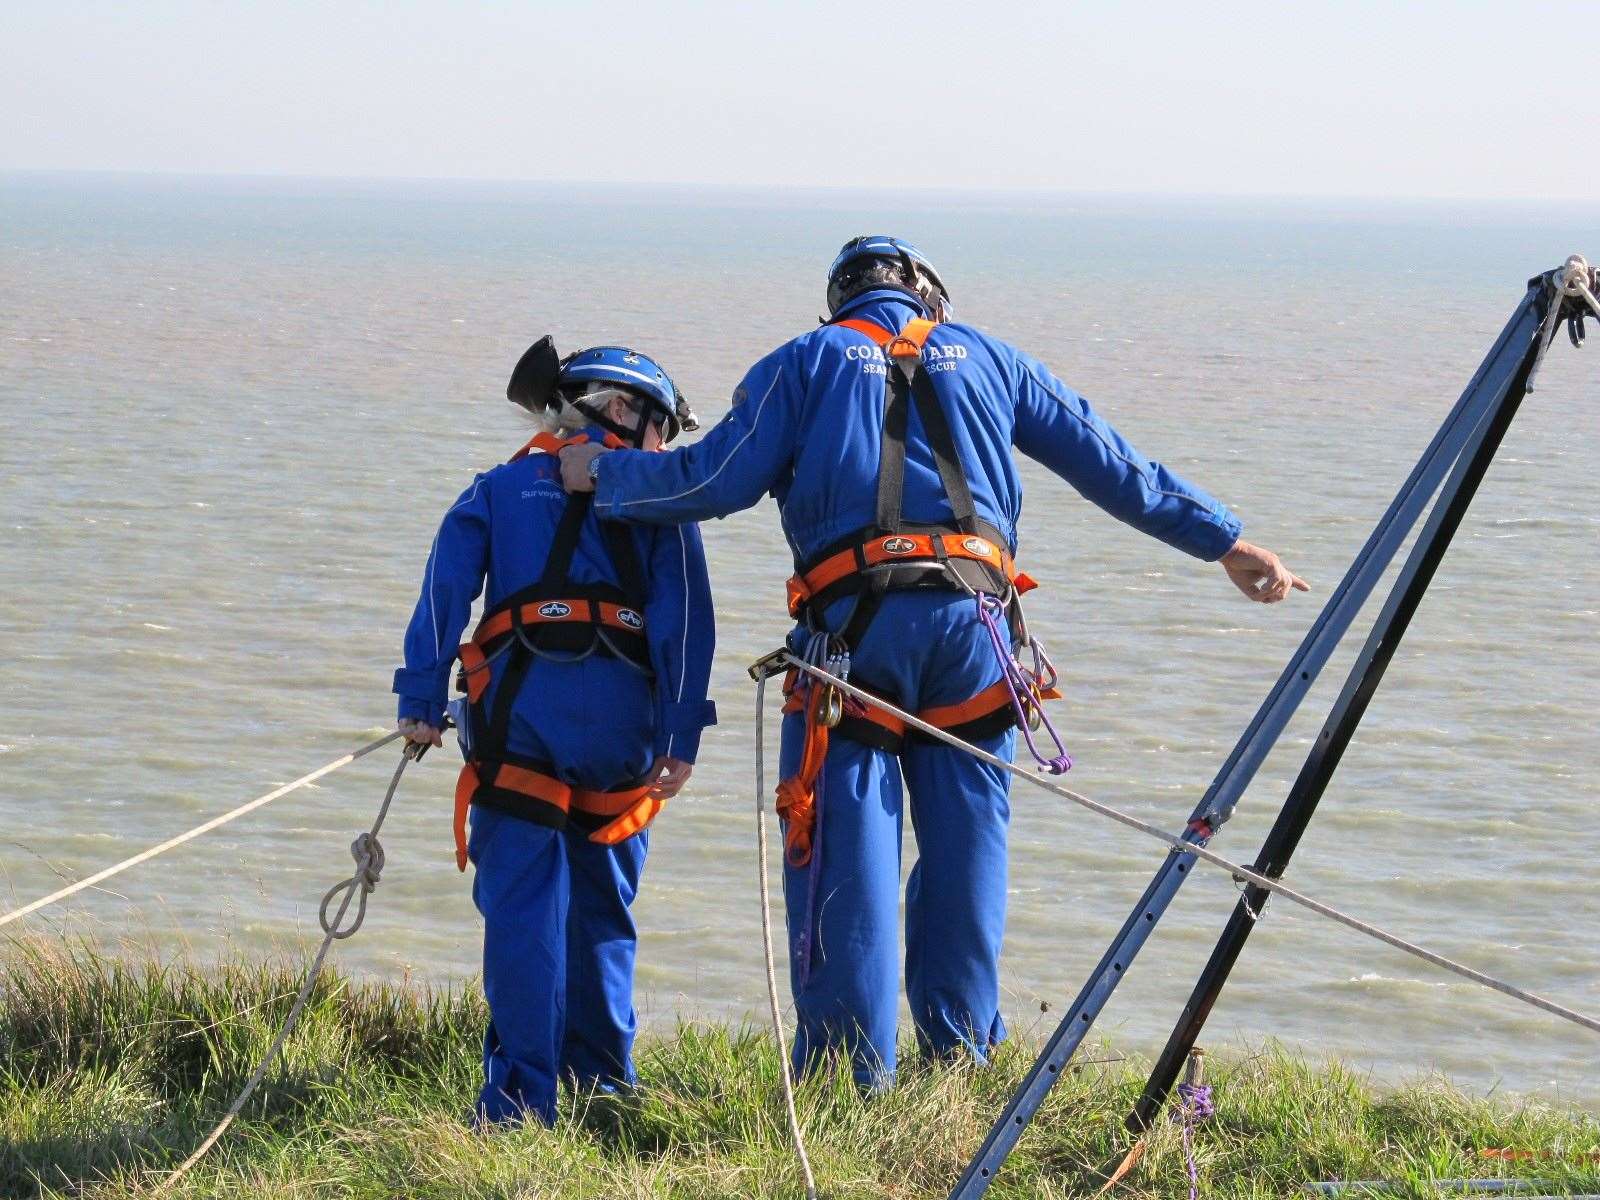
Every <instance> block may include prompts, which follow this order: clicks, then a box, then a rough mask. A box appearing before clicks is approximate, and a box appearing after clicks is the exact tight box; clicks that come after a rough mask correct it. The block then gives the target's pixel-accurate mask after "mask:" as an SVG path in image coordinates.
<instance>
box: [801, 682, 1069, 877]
mask: <svg viewBox="0 0 1600 1200" xmlns="http://www.w3.org/2000/svg"><path fill="white" fill-rule="evenodd" d="M808 678H809V677H808ZM828 690H829V685H827V684H824V683H822V682H821V681H819V680H816V679H810V682H809V683H806V684H804V685H802V683H801V680H800V672H799V671H798V670H797V669H795V668H793V667H791V668H790V669H789V674H788V675H787V676H786V677H785V679H784V681H783V692H784V696H785V697H786V699H785V700H784V704H783V711H784V712H785V713H795V712H804V713H805V716H806V738H805V743H804V747H803V749H802V751H801V754H800V766H799V769H798V770H796V771H795V773H794V774H793V775H791V776H789V777H788V778H787V779H784V780H782V781H781V782H780V783H779V784H778V798H777V803H776V805H775V807H776V808H777V810H778V815H779V816H781V817H782V818H783V819H784V821H785V822H786V823H787V824H786V826H785V829H784V836H783V855H784V860H785V861H786V862H787V863H788V864H789V865H790V866H791V867H803V866H805V865H806V864H807V863H809V862H810V861H811V849H812V838H813V836H814V834H815V830H816V821H817V810H816V790H817V776H818V775H819V774H821V772H822V764H823V760H824V759H825V758H826V757H827V755H828V740H829V732H830V731H829V728H828V726H827V725H826V724H824V723H823V721H822V720H821V716H822V709H823V705H824V704H825V703H826V697H827V692H828ZM1060 698H1061V693H1060V692H1059V691H1057V690H1056V689H1055V688H1048V689H1046V690H1045V691H1044V692H1042V693H1040V695H1039V699H1040V700H1059V699H1060ZM1010 706H1011V689H1010V688H1008V687H1007V686H1006V681H1005V680H1004V679H999V680H996V681H995V682H994V683H992V684H990V685H989V686H988V687H986V688H984V689H983V691H981V692H979V693H978V694H977V695H976V696H971V697H968V698H967V699H966V700H963V701H961V702H960V703H959V704H939V705H934V706H933V707H931V708H925V709H923V710H922V711H921V712H919V713H917V714H916V715H917V717H918V719H919V720H922V721H926V722H927V723H928V724H929V725H932V726H933V727H934V728H935V729H944V730H954V729H959V728H961V727H962V726H963V725H968V724H971V723H972V722H974V721H981V720H983V719H984V718H986V717H992V716H994V715H995V714H996V713H998V712H999V711H1000V710H1001V709H1005V708H1009V707H1010ZM850 721H865V722H867V723H869V724H870V725H873V726H876V727H877V728H878V729H879V730H881V731H883V732H884V733H887V734H889V735H890V736H891V737H893V738H895V739H900V738H904V737H905V734H906V723H905V722H904V721H902V720H901V719H900V718H899V717H897V716H895V715H894V714H892V713H889V712H885V711H884V710H883V709H882V708H879V707H878V706H877V705H875V704H870V703H868V702H867V701H865V700H861V699H859V698H857V697H855V696H847V697H845V699H844V721H842V722H841V723H840V727H841V729H848V724H847V723H848V722H850Z"/></svg>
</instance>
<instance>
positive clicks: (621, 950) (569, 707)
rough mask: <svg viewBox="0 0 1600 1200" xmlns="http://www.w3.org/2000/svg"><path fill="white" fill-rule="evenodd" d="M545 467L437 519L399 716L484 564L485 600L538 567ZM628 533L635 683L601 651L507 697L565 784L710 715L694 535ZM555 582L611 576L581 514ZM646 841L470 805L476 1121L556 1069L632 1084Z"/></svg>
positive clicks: (450, 642) (557, 503) (515, 733)
mask: <svg viewBox="0 0 1600 1200" xmlns="http://www.w3.org/2000/svg"><path fill="white" fill-rule="evenodd" d="M589 436H590V438H591V439H593V440H596V441H598V440H601V439H602V438H603V436H604V434H603V431H601V430H598V429H591V430H590V431H589ZM641 460H642V461H643V460H646V456H643V455H641ZM559 479H560V472H559V469H558V464H557V460H556V458H555V457H554V456H553V455H550V454H542V453H534V454H530V455H528V456H527V457H525V458H522V459H519V460H516V461H513V462H509V463H506V464H504V465H502V466H499V467H495V468H494V469H493V470H490V471H487V472H484V473H483V474H481V475H479V476H478V477H477V478H476V479H475V480H474V481H473V483H472V486H471V487H469V488H468V489H467V490H466V491H465V492H463V493H462V494H461V498H460V499H459V500H457V501H456V503H455V505H454V506H453V507H452V508H451V509H450V511H449V512H448V513H446V514H445V518H444V522H443V524H442V525H441V526H440V529H439V533H438V536H437V537H436V538H435V539H434V543H433V549H432V552H431V553H430V554H429V556H428V565H427V569H426V572H425V574H424V576H423V584H422V595H421V598H420V599H419V600H418V602H417V607H416V611H415V613H414V614H413V616H412V618H411V624H410V626H409V628H408V629H407V630H406V638H405V662H406V665H405V666H404V667H403V668H401V669H400V670H399V671H397V672H396V673H395V684H394V690H395V692H396V693H398V695H399V697H400V702H399V715H400V717H401V719H406V718H412V719H417V720H423V721H427V722H428V723H429V724H431V725H434V726H439V725H440V724H441V723H442V721H443V719H444V711H445V703H446V695H447V690H448V688H449V684H450V676H451V673H452V665H453V661H452V660H453V659H454V657H455V653H456V644H457V642H458V640H459V639H460V637H461V635H462V631H463V630H464V629H465V628H466V625H467V621H468V618H469V617H470V615H471V611H472V604H473V601H474V600H475V599H476V598H477V596H478V594H479V592H480V591H484V590H485V586H486V581H485V577H486V576H487V589H486V596H485V600H486V603H487V606H489V607H493V606H494V605H495V604H497V603H499V602H500V601H501V599H503V598H504V597H506V596H509V595H511V594H512V593H514V592H517V591H519V590H521V589H522V588H524V587H527V586H528V585H530V584H532V583H534V582H535V581H537V580H538V578H539V576H540V573H541V571H542V570H543V568H544V565H545V560H546V558H547V557H548V556H549V553H550V548H551V540H552V536H553V534H554V532H555V530H556V526H557V522H558V521H559V519H560V516H561V513H562V511H563V509H564V508H565V506H566V503H567V496H566V493H565V492H563V491H562V489H561V484H560V481H559ZM629 532H630V535H631V536H632V537H633V540H634V542H635V544H636V545H637V548H638V552H639V554H638V556H639V561H640V563H641V564H642V566H643V570H644V576H645V584H646V587H647V598H646V602H645V606H644V618H645V633H646V638H647V641H648V645H649V655H650V665H651V668H652V669H653V671H654V680H653V682H652V680H651V679H650V678H649V677H647V676H646V675H645V674H644V673H643V672H642V671H641V669H640V668H639V667H638V666H636V665H634V664H632V663H630V662H627V661H624V660H623V659H621V658H618V657H614V656H611V655H606V654H600V653H595V654H591V655H589V656H588V657H586V658H583V659H581V660H579V661H558V660H557V659H555V658H551V657H540V658H537V659H535V661H534V664H533V666H532V668H531V670H530V672H529V674H528V677H527V679H526V681H525V682H524V685H523V687H522V689H521V691H520V693H519V694H518V696H517V699H516V702H515V705H514V707H513V709H512V714H511V724H510V731H509V734H508V738H507V741H508V748H509V749H510V750H511V751H512V752H514V753H516V754H519V755H524V756H527V757H529V758H534V759H540V760H543V761H546V762H548V763H550V764H552V765H553V767H554V769H555V773H556V774H557V775H558V776H559V777H560V778H561V779H562V780H563V781H565V782H566V783H569V784H572V785H574V786H576V787H583V788H591V789H606V788H611V787H615V786H619V785H621V784H622V783H624V782H625V781H629V780H633V779H636V778H638V777H639V776H640V775H642V774H644V772H645V771H646V770H647V769H648V768H649V767H650V765H651V763H652V762H653V761H654V760H655V759H656V758H658V757H661V756H670V757H673V758H677V759H681V760H682V761H684V762H693V761H694V759H695V754H696V752H697V750H698V747H699V742H700V731H701V729H702V728H703V727H705V726H707V725H711V724H714V723H715V721H716V713H715V710H714V709H713V707H712V705H711V703H710V702H709V701H708V700H707V699H706V686H707V681H708V679H709V677H710V671H711V656H712V649H713V643H714V639H715V632H714V629H713V623H712V612H711V591H710V584H709V582H708V580H707V576H706V565H705V554H704V550H703V548H702V546H701V542H700V534H699V531H698V530H697V529H696V528H695V527H694V526H693V525H692V524H685V525H679V526H676V527H671V528H647V527H640V528H637V529H633V530H630V531H629ZM568 578H569V580H570V581H571V582H573V583H577V584H583V583H597V582H607V583H618V582H620V581H619V580H618V579H617V575H616V571H615V569H614V567H613V565H612V563H611V559H610V557H609V555H608V553H607V550H606V544H605V541H604V539H603V537H602V534H601V527H600V525H599V523H598V521H597V520H596V519H595V517H594V515H593V514H592V513H591V514H590V515H589V517H588V519H587V520H586V521H585V523H584V527H583V529H582V532H581V534H580V537H579V541H578V546H577V550H576V552H575V554H574V557H573V561H572V566H571V569H570V571H569V576H568ZM493 690H494V689H493V685H491V688H490V694H489V697H488V700H489V702H490V703H492V697H493ZM649 836H650V835H649V831H648V830H646V831H644V832H642V833H639V834H637V835H635V836H634V837H631V838H629V839H627V840H626V841H623V842H621V843H619V844H617V845H615V846H604V845H599V844H596V843H593V842H590V841H589V840H588V839H587V836H586V835H585V833H584V832H583V831H582V830H580V829H578V828H577V827H576V826H569V827H568V828H566V829H555V828H551V827H548V826H545V825H540V824H535V823H534V822H532V821H528V820H524V819H522V818H520V817H517V816H511V815H508V814H506V813H503V812H500V811H497V810H495V809H490V808H483V807H478V806H475V807H474V808H473V810H472V831H471V837H470V839H469V841H468V854H469V856H470V858H471V859H472V862H473V864H474V867H475V871H476V874H475V877H474V880H473V889H472V895H473V900H474V901H475V903H476V904H477V906H478V910H479V912H481V913H482V914H483V920H484V940H483V988H484V994H485V996H486V998H487V1000H488V1002H489V1013H490V1020H489V1028H488V1031H487V1033H486V1035H485V1038H484V1056H483V1070H484V1085H483V1091H482V1093H481V1094H480V1096H479V1100H478V1105H477V1114H478V1119H479V1120H481V1121H503V1120H516V1119H519V1118H521V1117H522V1116H524V1115H525V1114H527V1113H530V1112H531V1113H533V1114H534V1115H536V1116H537V1117H538V1118H539V1119H540V1120H542V1121H544V1122H545V1123H546V1124H548V1123H550V1122H552V1121H553V1120H554V1119H555V1112H556V1095H557V1089H558V1085H559V1081H560V1080H561V1078H562V1077H568V1078H571V1079H573V1080H575V1081H576V1082H577V1083H578V1084H579V1085H580V1086H602V1087H610V1086H616V1085H619V1084H631V1083H632V1082H633V1079H634V1074H633V1063H632V1059H631V1049H632V1045H633V1037H634V1031H635V1027H636V1018H635V1014H634V1009H633V965H634V951H635V944H636V933H635V929H634V923H633V918H632V916H631V915H630V913H629V905H630V904H631V903H632V901H633V898H634V896H635V895H636V894H637V892H638V888H639V876H640V873H641V871H642V870H643V868H644V860H645V853H646V851H647V849H648V846H649Z"/></svg>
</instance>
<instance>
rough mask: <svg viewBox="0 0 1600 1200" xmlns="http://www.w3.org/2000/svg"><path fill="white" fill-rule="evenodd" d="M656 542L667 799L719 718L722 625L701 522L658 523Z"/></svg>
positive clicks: (651, 618) (659, 752)
mask: <svg viewBox="0 0 1600 1200" xmlns="http://www.w3.org/2000/svg"><path fill="white" fill-rule="evenodd" d="M654 542H655V545H654V547H653V549H652V552H651V556H650V598H649V600H648V601H647V602H646V604H645V611H644V620H645V637H646V640H647V641H648V642H649V644H650V665H651V666H652V667H653V668H654V669H655V674H656V679H655V692H656V744H655V758H656V767H655V771H654V774H655V779H656V792H657V795H658V796H659V797H660V798H661V799H663V800H664V799H668V798H670V797H672V796H674V795H676V794H677V792H678V790H679V789H680V788H682V787H683V785H684V783H685V782H687V780H688V778H689V771H690V768H691V767H692V766H693V764H694V760H695V758H696V756H697V755H698V754H699V752H700V734H701V731H702V730H704V729H705V728H706V726H708V725H715V724H716V723H717V709H716V706H715V705H714V704H712V702H711V701H710V700H708V699H707V698H706V692H707V690H708V689H709V687H710V683H711V659H712V655H713V652H714V651H715V649H716V642H717V629H716V621H715V618H714V617H713V615H712V610H711V580H710V577H709V575H708V574H707V572H706V555H705V548H704V546H702V544H701V542H700V530H699V528H698V527H696V526H694V525H679V526H676V527H675V528H671V529H660V530H656V531H654Z"/></svg>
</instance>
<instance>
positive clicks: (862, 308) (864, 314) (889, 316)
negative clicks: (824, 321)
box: [833, 288, 933, 333]
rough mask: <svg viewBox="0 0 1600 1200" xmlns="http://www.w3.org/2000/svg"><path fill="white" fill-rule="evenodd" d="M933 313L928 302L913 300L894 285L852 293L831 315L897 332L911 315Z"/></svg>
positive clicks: (928, 314) (836, 319) (927, 315)
mask: <svg viewBox="0 0 1600 1200" xmlns="http://www.w3.org/2000/svg"><path fill="white" fill-rule="evenodd" d="M932 316H933V313H932V312H931V311H929V309H928V307H927V305H925V304H922V303H921V302H919V301H916V300H913V299H912V298H911V297H910V296H908V295H906V294H905V293H904V292H897V291H895V290H894V289H893V288H877V289H875V290H873V291H870V292H862V293H861V295H859V296H855V297H852V298H851V299H850V300H849V301H848V302H846V303H845V304H843V305H842V306H840V308H839V311H838V312H836V313H834V314H833V319H834V320H835V321H840V320H843V319H844V318H845V317H855V318H856V319H857V320H860V321H871V322H872V323H873V324H875V325H881V326H883V327H884V328H885V329H887V330H888V331H889V332H890V333H899V332H900V330H901V329H902V328H904V326H905V323H906V322H907V321H910V320H911V319H913V318H914V317H932Z"/></svg>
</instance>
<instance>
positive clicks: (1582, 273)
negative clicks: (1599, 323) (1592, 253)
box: [1561, 254, 1600, 317]
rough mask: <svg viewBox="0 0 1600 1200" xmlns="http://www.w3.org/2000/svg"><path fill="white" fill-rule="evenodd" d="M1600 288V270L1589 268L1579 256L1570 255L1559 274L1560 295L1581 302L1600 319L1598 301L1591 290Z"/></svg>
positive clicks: (1599, 304)
mask: <svg viewBox="0 0 1600 1200" xmlns="http://www.w3.org/2000/svg"><path fill="white" fill-rule="evenodd" d="M1594 288H1600V270H1595V269H1593V268H1591V267H1590V266H1589V260H1588V259H1586V258H1584V257H1583V255H1581V254H1574V255H1571V256H1570V257H1569V258H1568V259H1567V261H1566V265H1565V266H1564V267H1563V268H1562V273H1561V293H1562V295H1564V296H1568V297H1570V298H1571V299H1573V300H1580V299H1581V300H1583V301H1584V302H1585V303H1586V304H1588V306H1589V308H1590V309H1591V310H1592V311H1593V313H1594V315H1595V316H1597V317H1600V299H1596V298H1595V294H1594V291H1592V290H1591V289H1594Z"/></svg>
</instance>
